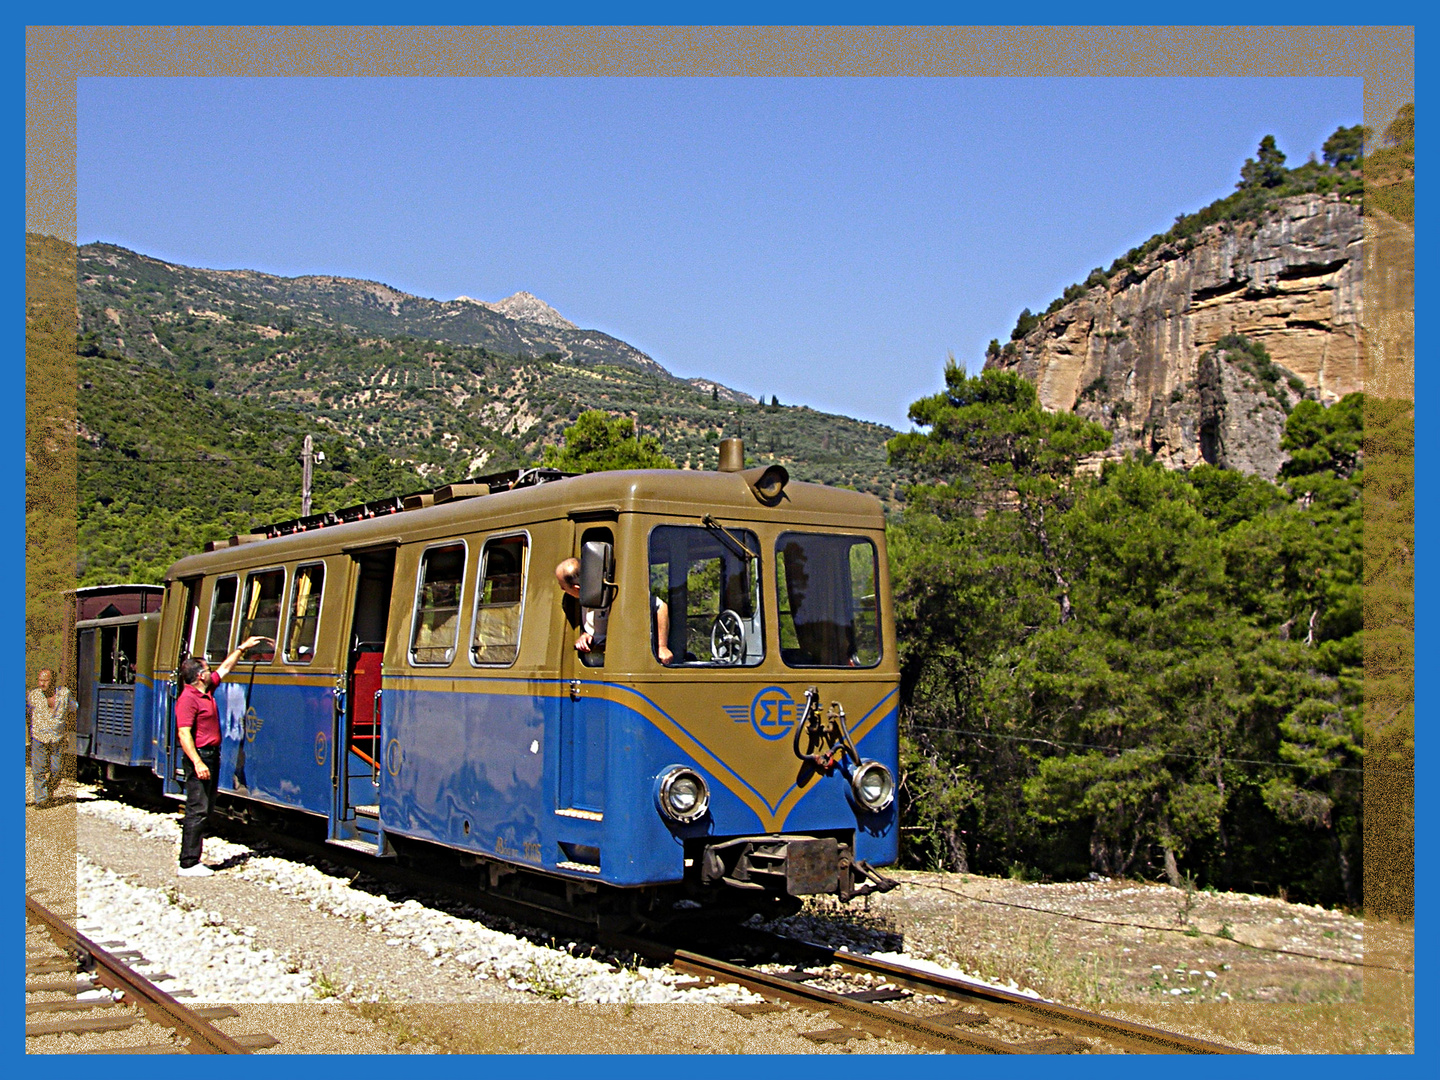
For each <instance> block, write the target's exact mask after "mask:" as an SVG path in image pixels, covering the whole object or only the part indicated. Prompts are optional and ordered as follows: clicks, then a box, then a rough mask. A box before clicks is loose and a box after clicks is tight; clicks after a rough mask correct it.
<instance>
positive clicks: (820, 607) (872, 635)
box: [775, 532, 880, 667]
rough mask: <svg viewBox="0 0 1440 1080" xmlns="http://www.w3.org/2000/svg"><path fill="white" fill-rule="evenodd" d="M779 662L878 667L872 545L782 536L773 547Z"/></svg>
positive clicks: (855, 539) (851, 539)
mask: <svg viewBox="0 0 1440 1080" xmlns="http://www.w3.org/2000/svg"><path fill="white" fill-rule="evenodd" d="M775 578H776V585H777V590H776V591H777V594H778V595H777V597H776V600H777V603H778V607H779V615H780V658H781V659H782V660H783V661H784V662H785V665H786V666H787V667H874V666H875V665H876V664H878V663H879V662H880V614H879V601H878V598H877V595H876V583H877V581H878V580H879V575H878V571H877V564H876V554H875V545H874V544H873V543H871V542H870V541H869V540H868V539H866V538H865V537H863V536H827V535H823V534H818V533H793V532H792V533H781V534H780V537H779V539H778V540H777V541H776V542H775Z"/></svg>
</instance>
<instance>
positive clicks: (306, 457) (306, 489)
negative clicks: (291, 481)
mask: <svg viewBox="0 0 1440 1080" xmlns="http://www.w3.org/2000/svg"><path fill="white" fill-rule="evenodd" d="M311 451H312V445H311V442H310V436H309V435H306V436H305V447H304V449H303V450H301V451H300V462H301V470H300V516H301V517H309V516H310V470H311V468H312V467H313V466H314V464H315V455H314V454H313V453H312V452H311Z"/></svg>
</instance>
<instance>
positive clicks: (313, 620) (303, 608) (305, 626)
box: [285, 562, 325, 664]
mask: <svg viewBox="0 0 1440 1080" xmlns="http://www.w3.org/2000/svg"><path fill="white" fill-rule="evenodd" d="M324 591H325V564H324V563H323V562H317V563H306V564H305V565H304V566H301V567H299V568H297V569H296V571H295V579H294V581H293V582H292V583H291V585H290V603H289V604H288V605H286V608H287V610H288V612H289V614H288V616H287V618H288V619H289V623H288V624H287V626H286V628H285V660H286V662H287V663H291V664H308V663H310V661H311V660H313V659H315V638H316V636H317V634H318V633H319V630H320V599H321V596H322V594H323V593H324Z"/></svg>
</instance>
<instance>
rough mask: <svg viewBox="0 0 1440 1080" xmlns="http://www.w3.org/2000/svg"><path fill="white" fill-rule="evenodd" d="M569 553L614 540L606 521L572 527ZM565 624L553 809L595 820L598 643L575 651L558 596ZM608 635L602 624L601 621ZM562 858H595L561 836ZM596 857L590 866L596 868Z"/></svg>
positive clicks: (601, 758) (600, 802)
mask: <svg viewBox="0 0 1440 1080" xmlns="http://www.w3.org/2000/svg"><path fill="white" fill-rule="evenodd" d="M575 533H576V535H575V546H574V552H575V556H576V557H577V558H578V557H579V556H580V553H581V551H582V550H583V547H584V544H585V543H586V542H587V541H596V542H600V543H604V544H610V545H612V547H613V545H614V543H615V534H614V531H613V530H612V529H611V528H610V527H609V526H608V525H598V526H597V525H581V526H577V528H576V530H575ZM564 608H565V615H566V618H565V628H564V630H563V632H562V634H561V638H560V642H559V647H560V656H561V659H560V672H561V678H562V680H564V681H565V682H566V683H568V692H567V693H565V694H564V695H562V697H561V699H560V732H559V750H560V753H559V765H560V770H559V777H558V786H559V790H558V791H557V793H556V795H557V804H558V805H557V807H556V809H557V811H558V812H559V814H560V815H561V816H562V817H567V818H573V819H576V820H581V821H587V820H588V821H595V822H598V821H600V820H602V819H603V817H604V812H605V754H606V730H605V719H606V705H605V702H604V700H603V699H601V698H600V696H599V695H598V694H597V693H596V686H595V684H598V683H600V682H603V681H604V679H605V649H604V647H603V644H601V645H599V646H598V647H593V648H591V649H590V651H589V652H587V653H580V652H577V651H576V649H575V639H576V638H577V637H578V636H579V635H580V632H581V631H582V630H583V629H585V628H586V627H585V624H584V622H583V615H582V610H581V608H580V605H579V604H578V603H576V601H575V600H574V599H573V598H570V597H567V598H566V599H565V601H564ZM607 636H608V627H607ZM562 848H564V850H565V851H566V854H567V861H568V862H569V863H571V864H576V865H578V866H581V867H585V868H589V867H588V861H589V859H590V858H592V857H593V858H595V859H597V860H598V850H597V849H595V848H594V846H593V845H591V844H579V845H574V846H573V847H572V846H571V845H568V844H565V843H563V842H562ZM598 865H599V864H598V862H596V863H595V867H594V868H595V869H596V870H597V871H598Z"/></svg>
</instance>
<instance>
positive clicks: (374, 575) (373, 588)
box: [330, 547, 395, 854]
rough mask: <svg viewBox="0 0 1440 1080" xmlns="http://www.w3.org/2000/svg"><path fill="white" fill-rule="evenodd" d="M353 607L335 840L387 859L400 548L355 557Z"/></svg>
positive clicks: (338, 740) (340, 717)
mask: <svg viewBox="0 0 1440 1080" xmlns="http://www.w3.org/2000/svg"><path fill="white" fill-rule="evenodd" d="M350 558H351V561H352V563H353V564H354V579H355V592H354V606H353V610H352V612H351V619H350V636H349V642H348V645H347V648H346V650H345V654H344V655H345V667H344V670H343V672H339V673H337V675H336V686H335V703H336V707H335V721H336V730H335V748H336V753H335V755H334V760H333V764H332V778H333V780H334V784H335V802H334V809H333V811H332V813H331V818H330V840H331V842H332V843H338V844H342V845H344V846H346V847H355V848H359V849H361V850H364V851H367V852H370V853H372V854H385V853H386V852H385V850H384V849H385V843H384V836H383V832H382V830H381V828H380V776H381V771H382V764H381V762H382V760H383V757H384V741H383V732H382V724H383V721H384V715H385V707H384V697H383V695H382V693H381V688H380V687H381V678H382V676H383V671H384V660H385V635H386V628H387V627H388V626H389V624H390V592H391V586H392V584H393V581H394V578H395V548H394V547H388V548H386V549H384V550H379V551H377V550H373V549H372V550H369V551H360V552H352V553H351V554H350Z"/></svg>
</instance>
